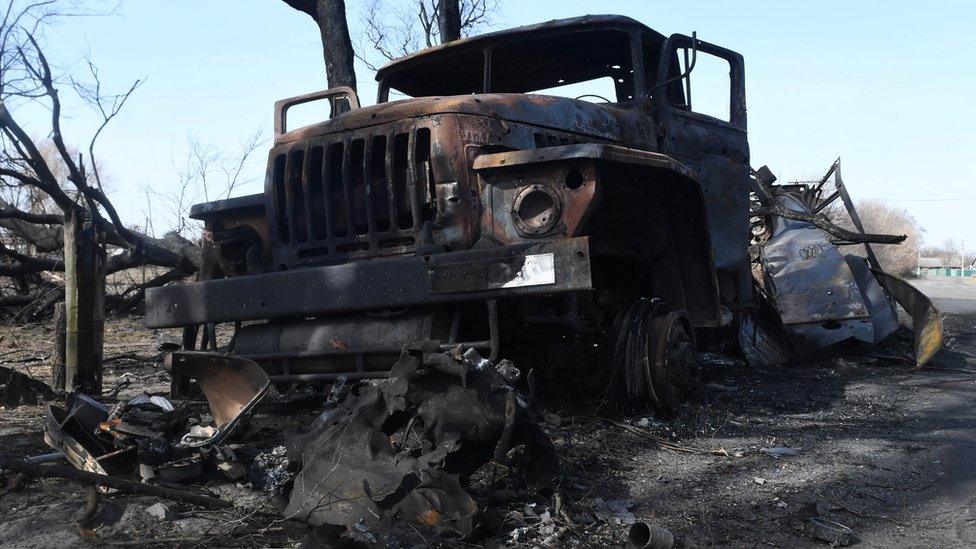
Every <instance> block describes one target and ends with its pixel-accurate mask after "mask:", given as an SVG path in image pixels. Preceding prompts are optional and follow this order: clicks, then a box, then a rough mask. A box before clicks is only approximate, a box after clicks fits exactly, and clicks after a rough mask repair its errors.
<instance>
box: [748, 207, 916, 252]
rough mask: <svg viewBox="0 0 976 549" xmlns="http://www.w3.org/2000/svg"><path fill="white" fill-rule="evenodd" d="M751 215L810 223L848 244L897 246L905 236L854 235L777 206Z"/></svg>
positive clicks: (815, 217) (821, 219) (822, 219)
mask: <svg viewBox="0 0 976 549" xmlns="http://www.w3.org/2000/svg"><path fill="white" fill-rule="evenodd" d="M753 215H767V216H779V217H783V218H786V219H792V220H793V221H803V222H806V223H811V224H813V225H816V226H817V227H819V228H821V229H823V230H824V231H825V232H826V233H827V234H829V235H830V236H832V237H834V238H836V239H838V240H840V241H842V242H845V243H850V244H865V243H868V244H899V243H901V242H904V241H905V239H907V238H908V236H907V235H903V234H902V235H893V234H872V233H856V232H854V231H849V230H847V229H845V228H843V227H839V226H837V225H835V224H833V223H831V222H830V221H829V220H828V219H827V218H826V217H825V216H823V215H817V214H808V213H804V212H798V211H796V210H791V209H789V208H784V207H782V206H777V205H775V204H774V205H769V206H766V207H764V208H760V209H758V210H755V211H754V212H753Z"/></svg>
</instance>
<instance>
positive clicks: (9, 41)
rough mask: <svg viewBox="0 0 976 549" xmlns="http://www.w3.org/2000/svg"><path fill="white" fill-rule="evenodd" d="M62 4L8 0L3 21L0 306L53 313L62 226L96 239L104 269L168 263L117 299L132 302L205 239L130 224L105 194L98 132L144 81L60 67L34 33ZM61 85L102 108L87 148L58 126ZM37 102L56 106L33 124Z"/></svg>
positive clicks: (191, 266) (59, 283)
mask: <svg viewBox="0 0 976 549" xmlns="http://www.w3.org/2000/svg"><path fill="white" fill-rule="evenodd" d="M72 7H74V4H72ZM62 9H63V6H62V2H58V1H54V2H40V3H30V4H22V3H21V2H18V1H17V0H9V1H8V2H7V5H6V11H5V13H4V14H3V15H2V20H0V61H2V65H0V141H2V144H3V151H2V155H0V277H6V278H7V279H9V281H10V282H8V283H6V284H2V285H0V306H7V307H10V306H13V307H25V306H32V307H33V310H32V311H31V313H30V316H37V315H39V314H43V313H45V312H47V311H49V310H50V309H51V308H52V307H53V304H54V303H55V302H57V301H58V300H59V297H60V295H63V294H64V279H63V277H61V279H60V280H59V279H58V277H51V276H44V275H45V274H50V273H59V272H63V271H65V268H66V256H70V255H71V254H70V253H67V251H66V250H65V241H66V240H68V239H66V238H65V234H66V233H65V226H66V224H69V225H71V224H72V223H73V224H74V225H77V227H78V228H79V229H78V230H79V231H80V232H79V233H78V234H79V235H81V238H83V239H93V242H89V243H87V244H91V245H93V246H94V248H93V249H95V250H97V254H98V255H100V256H101V257H102V258H103V263H104V264H103V267H102V269H103V271H102V273H103V274H104V275H110V274H112V273H117V272H120V271H124V270H126V269H130V268H133V267H139V266H146V265H151V266H156V267H159V268H161V269H162V273H160V274H158V275H156V276H154V277H152V279H151V281H147V283H143V284H142V285H141V287H140V288H136V289H135V290H132V291H125V292H123V294H124V296H123V298H122V299H121V300H120V302H124V303H125V304H126V305H127V306H131V305H132V302H133V299H137V298H138V297H139V296H141V295H142V292H143V291H144V290H145V288H146V287H148V285H147V284H164V283H166V282H169V281H172V280H175V279H179V278H182V277H185V276H187V275H189V274H191V273H193V272H195V271H196V270H197V268H198V265H199V261H200V259H199V254H200V250H199V246H198V245H197V244H196V243H194V242H192V241H190V240H188V239H187V238H185V237H183V236H181V235H180V234H178V233H176V232H171V233H167V234H166V235H165V236H163V237H162V238H157V237H154V236H152V235H150V234H146V233H144V232H141V231H139V230H136V229H134V228H132V227H130V226H127V225H126V224H124V223H123V221H122V219H121V217H120V215H119V213H118V210H117V209H116V207H115V205H114V204H113V203H112V200H111V199H110V198H109V196H108V194H107V193H106V191H105V186H104V184H103V180H102V175H101V174H100V171H99V165H100V164H99V162H98V161H97V158H96V154H95V152H96V147H97V144H98V138H99V136H100V135H101V134H102V133H103V132H104V131H105V130H106V128H107V127H108V126H109V124H110V123H111V122H112V120H113V119H114V118H115V117H116V116H117V115H118V114H119V113H120V112H121V111H122V109H123V107H124V106H125V104H126V102H127V101H128V99H129V98H130V97H131V96H132V94H133V93H134V92H135V91H136V90H137V89H138V87H139V86H140V84H141V81H140V80H136V81H134V82H133V83H132V85H131V86H129V87H128V88H127V89H125V90H124V91H122V92H121V93H109V92H106V91H104V90H103V87H102V83H101V81H100V79H99V73H98V70H97V68H96V67H95V65H94V64H92V63H91V62H89V63H88V68H89V71H88V72H89V74H88V77H87V80H88V81H87V82H82V81H80V80H78V79H76V78H75V77H74V76H73V75H64V74H55V73H54V71H53V70H52V66H51V64H50V63H49V61H48V58H47V56H46V55H45V53H44V49H43V47H42V45H41V43H40V40H39V39H38V36H41V35H42V34H43V33H42V32H41V31H42V30H43V29H45V28H47V27H48V26H50V25H51V24H52V22H53V21H56V20H57V19H58V18H61V17H65V16H67V15H68V12H67V11H62ZM71 13H72V14H74V13H77V12H74V11H72V12H71ZM65 90H67V91H68V92H72V93H74V94H75V95H76V96H77V98H79V99H80V100H81V101H82V102H83V103H85V104H87V105H89V106H90V107H92V108H93V109H94V111H95V112H96V113H97V114H98V119H97V124H96V126H95V128H94V131H93V132H92V133H91V135H90V136H88V138H87V146H86V147H85V148H84V152H77V151H76V150H75V149H73V148H72V147H71V146H70V145H69V143H78V142H83V141H82V140H78V139H76V140H72V141H69V140H68V139H67V138H66V136H65V134H64V132H63V130H62V110H63V109H62V97H61V95H60V94H61V92H62V91H65ZM37 106H41V107H43V108H44V109H45V110H46V111H47V112H49V113H50V117H49V120H48V123H47V124H44V127H29V126H28V125H27V124H26V123H25V122H24V120H25V119H27V115H26V114H24V113H25V111H28V110H29V109H30V108H33V109H34V110H33V111H32V112H31V114H35V113H36V112H37V111H36V107H37ZM36 135H46V136H47V138H46V139H43V140H42V139H37V138H35V137H33V136H36ZM74 225H72V226H74ZM81 228H85V229H84V230H81ZM75 244H76V245H87V244H86V242H75ZM52 296H53V298H52ZM38 305H40V307H39V306H38Z"/></svg>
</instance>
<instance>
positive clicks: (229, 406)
mask: <svg viewBox="0 0 976 549" xmlns="http://www.w3.org/2000/svg"><path fill="white" fill-rule="evenodd" d="M437 349H438V342H420V343H416V344H412V345H408V346H406V347H405V348H404V350H403V352H402V354H401V356H400V357H399V358H398V359H397V360H396V362H395V364H393V366H392V368H391V371H390V375H389V377H388V378H385V379H380V380H364V381H360V382H358V383H356V384H353V385H351V386H346V385H345V379H344V378H340V379H339V380H338V381H336V382H335V384H334V385H333V387H332V391H331V392H326V393H325V395H324V399H323V396H322V395H320V396H318V397H317V398H318V399H319V400H318V402H319V403H321V402H322V400H324V402H325V404H324V405H321V404H318V405H317V406H316V408H315V409H314V411H313V412H312V413H311V414H307V413H306V414H301V413H297V412H296V413H295V414H289V415H288V416H286V417H278V418H276V419H275V421H274V423H275V425H276V427H275V428H272V429H268V428H267V427H266V426H265V427H264V428H261V429H252V428H251V427H255V426H254V425H251V426H250V427H249V426H248V425H247V423H248V422H249V421H251V420H252V415H253V414H254V412H255V408H256V407H257V406H258V405H259V403H261V401H262V400H264V399H265V397H266V396H268V395H269V394H271V393H270V392H269V388H270V380H269V378H268V376H267V375H266V374H265V373H264V372H263V370H261V368H260V367H259V366H257V364H255V363H254V362H252V361H249V360H246V359H243V358H235V357H228V356H223V355H214V354H208V353H194V352H175V353H172V354H171V355H170V356H169V357H168V362H169V366H170V368H171V369H173V370H175V369H183V370H185V371H191V372H193V373H192V377H193V379H194V380H196V381H197V384H198V385H199V387H200V389H201V391H202V393H203V396H205V397H206V400H207V403H208V405H209V410H206V409H205V408H203V407H201V406H200V404H199V403H195V402H192V401H182V402H181V401H171V400H170V399H167V398H166V397H163V396H161V395H151V394H147V393H143V394H140V395H138V396H136V397H135V398H132V399H129V400H122V401H119V402H116V403H114V404H113V403H103V402H100V401H99V400H96V399H95V398H92V397H88V396H85V395H81V394H72V395H69V396H68V397H67V399H66V400H65V401H64V402H63V405H62V404H61V403H55V402H52V403H51V404H48V407H47V413H46V418H45V425H44V439H45V442H46V443H47V444H48V445H50V446H51V447H52V448H53V449H54V450H56V452H54V453H52V454H48V455H45V456H39V457H38V458H32V459H29V460H10V459H6V458H4V459H3V461H2V462H0V472H3V469H7V470H8V471H10V472H14V471H18V472H21V473H24V474H27V475H29V476H60V477H62V478H69V479H72V480H77V481H79V482H82V483H88V484H97V485H102V486H107V487H110V488H113V489H116V490H121V491H123V492H130V493H137V494H149V495H158V496H161V497H164V498H171V499H177V500H181V499H182V500H184V501H187V502H189V503H194V504H201V505H205V506H210V507H215V508H229V507H232V506H234V505H235V502H233V501H226V500H222V499H219V498H216V497H211V496H210V495H201V494H206V492H207V490H208V489H209V490H210V492H211V493H214V489H216V487H217V486H219V485H221V484H227V483H231V484H237V485H239V486H245V487H248V488H250V490H251V491H252V492H253V493H254V494H255V495H256V496H258V497H260V498H262V499H264V500H270V501H272V502H274V503H275V504H276V505H277V506H278V508H279V510H280V512H281V514H282V515H283V517H284V518H285V519H288V520H289V522H293V521H299V522H304V523H306V524H307V525H308V526H309V527H310V530H309V531H310V535H311V536H312V537H313V538H314V539H315V540H316V541H317V542H333V541H336V540H337V539H339V538H344V539H345V540H347V541H349V540H350V538H351V539H352V540H356V541H358V542H360V543H365V544H367V545H377V544H378V546H386V545H388V543H398V542H405V543H409V542H411V540H414V541H417V540H420V541H422V540H423V539H427V538H430V539H460V538H468V539H472V538H473V537H483V536H484V535H488V536H492V535H496V534H498V532H485V531H483V530H484V528H480V530H479V524H480V523H481V522H483V521H479V520H478V517H479V514H480V513H482V512H484V511H485V510H486V509H487V508H491V507H495V508H497V507H498V506H504V505H522V504H533V503H534V502H547V501H548V500H549V498H550V497H551V496H552V495H553V486H554V483H555V481H556V477H557V475H558V473H559V464H558V460H557V458H556V455H555V450H554V446H553V444H552V441H551V440H550V439H549V437H548V435H547V434H546V432H545V431H544V430H543V429H542V427H541V426H540V424H539V423H538V422H537V421H536V420H535V416H536V412H534V411H533V409H532V407H531V406H530V403H531V401H532V395H531V394H524V393H522V392H519V391H518V390H517V389H516V388H515V387H516V386H517V385H518V384H520V383H521V382H524V380H523V379H522V378H523V375H522V372H521V371H520V370H519V369H518V368H517V367H516V366H515V365H514V364H513V363H512V362H510V361H508V360H502V361H499V362H497V363H492V362H491V361H489V360H487V359H485V358H483V357H481V355H479V354H478V352H477V351H476V350H474V349H470V348H468V349H465V348H462V347H457V348H455V349H453V350H452V351H450V352H438V351H437ZM528 377H529V378H531V375H530V376H528ZM527 385H528V386H531V382H529V383H528V384H527ZM287 407H288V408H289V409H291V408H293V405H287ZM296 410H297V409H296ZM296 410H292V411H296ZM262 414H263V415H262V416H261V417H262V421H263V420H265V419H266V418H265V417H264V416H265V415H267V414H265V413H262ZM311 418H314V419H311ZM310 419H311V421H309V420H310ZM254 423H259V422H256V421H255V422H254ZM60 460H67V461H68V462H69V463H70V464H71V465H72V466H73V468H68V467H63V466H58V465H44V466H42V465H40V464H41V463H45V462H52V461H60ZM92 479H95V480H92ZM181 484H182V485H186V486H185V487H180V486H178V485H181ZM219 492H220V490H219V489H217V493H219ZM418 536H420V537H418ZM425 536H426V538H425Z"/></svg>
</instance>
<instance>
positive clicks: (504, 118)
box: [146, 16, 755, 413]
mask: <svg viewBox="0 0 976 549" xmlns="http://www.w3.org/2000/svg"><path fill="white" fill-rule="evenodd" d="M705 64H711V66H713V67H714V66H718V67H720V68H721V70H720V74H721V75H722V77H723V78H724V83H721V84H719V85H715V84H712V83H709V84H708V85H706V86H699V87H694V86H693V84H694V82H695V79H696V75H697V74H698V72H697V71H695V70H694V69H695V67H696V66H702V65H705ZM744 78H745V77H744V67H743V58H742V56H741V55H739V54H738V53H735V52H734V51H731V50H728V49H725V48H723V47H720V46H717V45H713V44H710V43H707V42H704V41H701V40H698V39H697V38H696V37H695V36H686V35H682V34H673V35H671V36H664V35H662V34H660V33H658V32H656V31H654V30H652V29H650V28H648V27H647V26H645V25H643V24H641V23H640V22H637V21H635V20H633V19H629V18H627V17H621V16H586V17H580V18H574V19H566V20H559V21H551V22H547V23H543V24H539V25H531V26H526V27H521V28H516V29H512V30H505V31H500V32H494V33H490V34H485V35H481V36H475V37H471V38H465V39H462V40H458V41H455V42H451V43H448V44H443V45H439V46H435V47H432V48H428V49H425V50H422V51H419V52H417V53H414V54H412V55H408V56H406V57H403V58H401V59H398V60H395V61H393V62H391V63H389V64H388V65H386V66H384V67H383V68H382V69H380V70H379V71H378V72H377V75H376V79H377V82H378V90H379V91H378V97H377V101H376V104H375V105H373V106H367V107H361V106H360V104H359V99H358V97H357V96H356V92H355V91H353V90H352V89H350V88H333V89H329V90H325V91H322V92H318V93H313V94H308V95H304V96H299V97H294V98H291V99H286V100H282V101H279V102H278V103H276V105H275V109H274V121H275V138H274V146H273V147H272V148H271V151H270V153H269V156H268V165H267V166H268V167H267V174H266V182H265V188H264V192H263V193H261V194H257V195H253V196H244V197H240V198H231V199H227V200H220V201H216V202H209V203H206V204H200V205H197V206H195V207H194V208H193V210H192V213H191V216H192V217H193V218H195V219H198V220H200V221H202V222H203V223H204V226H205V228H204V235H203V259H202V266H201V269H200V272H199V274H198V277H197V280H196V281H194V282H192V283H183V284H173V285H169V286H165V287H161V288H156V289H152V290H150V291H148V292H147V297H146V323H147V324H148V326H150V327H154V328H161V327H184V334H185V337H184V347H185V348H187V349H194V348H196V349H209V350H213V351H217V350H218V342H217V337H216V335H215V334H216V331H217V328H216V326H217V325H221V326H224V327H228V326H233V337H232V338H231V339H230V342H229V344H227V345H226V346H223V347H220V349H219V350H220V351H221V352H227V353H232V354H234V355H236V356H240V357H245V358H248V359H251V360H253V361H256V362H257V363H259V364H260V365H261V366H262V367H263V368H264V369H265V370H266V371H267V372H268V374H269V375H270V377H271V380H272V381H273V382H276V383H293V382H327V381H329V380H334V379H337V378H340V377H345V378H347V379H353V380H355V379H366V378H379V377H384V376H387V375H388V372H389V368H390V365H391V364H392V362H393V360H394V357H395V356H396V355H398V354H399V353H400V350H401V348H402V347H403V346H404V345H405V344H408V343H411V342H414V341H418V340H436V341H439V342H440V344H441V346H442V348H443V349H451V348H455V347H456V346H458V345H463V346H465V347H473V348H476V349H479V350H482V351H483V352H484V353H485V354H487V355H488V357H489V359H491V360H494V359H497V358H498V357H500V356H506V357H511V358H515V359H516V360H518V361H520V362H521V363H522V364H546V365H550V366H551V367H552V368H572V367H578V368H591V369H596V368H599V369H600V370H601V371H603V372H605V373H606V375H607V378H608V379H609V380H610V381H611V383H610V384H609V386H610V387H611V389H612V398H613V399H614V400H616V401H618V402H631V403H634V402H636V403H644V404H649V405H653V406H654V407H655V408H657V409H658V410H660V411H662V412H664V413H668V412H669V411H671V410H672V409H673V407H674V406H675V404H676V403H677V402H679V401H680V399H681V398H682V396H683V395H684V393H685V392H686V391H687V390H688V389H689V388H690V387H691V385H692V384H693V383H694V379H695V376H696V372H695V367H696V366H695V365H696V352H697V351H696V338H698V337H699V336H701V335H702V334H705V333H707V332H714V331H717V330H721V329H723V327H725V329H730V327H732V326H733V325H734V324H735V322H736V320H737V319H738V318H739V317H740V316H741V314H742V311H744V310H746V309H748V308H749V307H751V306H752V304H753V302H754V280H753V274H752V268H751V266H752V263H751V260H750V253H749V247H750V235H751V224H750V218H751V217H753V215H752V213H751V210H750V192H751V191H753V190H754V184H755V179H754V176H753V172H752V170H751V168H750V158H749V144H748V139H747V131H746V102H745V80H744ZM693 91H694V92H695V94H694V96H693V94H692V92H693ZM693 97H695V101H694V102H693V100H692V98H693ZM699 97H702V98H704V99H706V100H710V101H711V103H712V104H713V105H715V104H717V105H718V106H719V108H718V112H717V113H716V112H703V110H704V109H700V108H698V105H697V101H698V98H699ZM716 98H717V103H716ZM310 102H320V105H321V106H322V110H323V111H326V110H327V109H326V105H328V110H330V111H331V113H332V114H331V116H329V117H327V119H326V120H325V121H322V122H318V123H314V124H311V125H307V126H304V127H300V128H291V127H289V125H288V113H289V109H291V108H292V107H295V106H296V105H300V104H304V103H310ZM323 118H326V117H324V116H323ZM187 382H188V379H187V377H186V376H180V375H174V381H173V383H174V386H173V391H174V392H175V393H180V392H181V391H185V390H186V388H187V385H186V384H187Z"/></svg>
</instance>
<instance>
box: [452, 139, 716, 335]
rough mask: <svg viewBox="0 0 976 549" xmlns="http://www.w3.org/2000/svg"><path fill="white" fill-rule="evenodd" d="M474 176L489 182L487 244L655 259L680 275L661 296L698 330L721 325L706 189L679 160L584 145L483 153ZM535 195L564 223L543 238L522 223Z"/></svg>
mask: <svg viewBox="0 0 976 549" xmlns="http://www.w3.org/2000/svg"><path fill="white" fill-rule="evenodd" d="M472 169H473V170H474V171H475V172H477V173H478V175H479V177H480V179H481V186H480V194H481V206H482V210H481V237H482V239H483V240H485V241H487V242H491V243H495V244H506V245H510V244H515V243H522V242H531V241H537V240H539V239H540V238H550V239H551V238H556V239H558V238H573V237H578V236H589V237H590V238H591V242H592V243H593V246H594V250H593V252H594V253H595V254H600V253H603V254H606V255H608V256H631V257H638V258H641V259H643V258H653V260H654V261H655V264H656V265H664V264H667V265H670V266H671V267H672V268H669V269H666V270H667V271H668V272H661V273H656V276H658V277H659V278H660V281H659V282H660V287H661V288H662V290H661V291H662V292H663V293H664V295H662V296H661V297H664V298H665V299H666V300H667V301H668V302H669V303H671V304H672V305H673V306H674V307H675V308H679V309H681V308H683V309H686V310H687V311H688V314H689V317H690V318H691V320H692V323H693V324H694V325H695V326H697V327H706V326H718V325H721V324H722V318H721V312H720V311H721V307H720V304H719V292H718V282H717V276H716V271H715V266H714V260H713V256H712V248H711V238H710V234H709V229H708V223H707V219H706V211H705V205H704V198H703V193H702V187H701V184H700V183H699V181H698V178H697V176H696V174H695V172H694V171H693V170H691V169H690V168H688V167H687V166H685V165H684V164H682V163H681V162H679V161H678V160H676V159H674V158H672V157H670V156H668V155H665V154H661V153H657V152H650V151H643V150H638V149H630V148H626V147H621V146H618V145H608V144H598V143H585V144H576V145H561V146H555V147H544V148H539V149H527V150H517V151H508V152H500V153H489V154H482V155H480V156H478V157H476V158H475V159H474V161H473V163H472ZM527 190H539V191H543V192H545V193H546V194H548V195H549V196H550V197H551V198H552V199H553V202H554V203H555V206H554V209H556V210H557V214H558V215H557V217H558V219H559V221H558V222H556V223H554V224H552V226H548V227H543V228H544V229H545V230H542V231H536V232H532V231H531V230H529V229H527V228H526V227H525V226H524V224H520V223H518V221H519V219H518V217H519V215H518V211H519V203H518V200H519V198H520V196H524V195H525V193H526V192H527ZM651 227H653V228H654V230H648V229H649V228H651ZM537 228H538V227H537ZM662 233H664V234H662ZM656 269H657V267H656ZM652 297H653V296H652Z"/></svg>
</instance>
